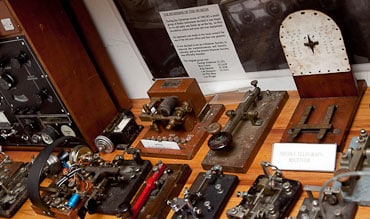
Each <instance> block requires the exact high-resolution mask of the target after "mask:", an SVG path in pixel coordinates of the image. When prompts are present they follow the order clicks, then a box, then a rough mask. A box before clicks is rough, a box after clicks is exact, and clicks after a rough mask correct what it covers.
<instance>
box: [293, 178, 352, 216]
mask: <svg viewBox="0 0 370 219" xmlns="http://www.w3.org/2000/svg"><path fill="white" fill-rule="evenodd" d="M304 190H305V191H306V192H307V195H308V198H305V199H304V200H303V203H302V205H301V207H300V208H299V212H298V215H297V217H296V218H297V219H308V218H309V219H319V218H327V219H334V218H346V219H352V218H355V214H356V210H357V205H356V204H355V203H353V202H348V201H345V200H344V199H343V197H342V194H341V190H340V189H339V188H338V187H337V188H335V187H326V188H325V189H323V188H322V187H320V186H308V185H305V186H304ZM313 192H315V193H319V194H321V196H320V195H319V197H314V194H313ZM322 214H325V217H324V216H323V215H322Z"/></svg>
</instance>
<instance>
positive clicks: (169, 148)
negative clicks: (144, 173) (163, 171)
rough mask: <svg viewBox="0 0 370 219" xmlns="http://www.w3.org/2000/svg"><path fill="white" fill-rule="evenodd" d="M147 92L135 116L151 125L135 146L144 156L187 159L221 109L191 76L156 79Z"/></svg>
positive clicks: (202, 139)
mask: <svg viewBox="0 0 370 219" xmlns="http://www.w3.org/2000/svg"><path fill="white" fill-rule="evenodd" d="M148 95H149V98H150V103H149V104H144V106H143V109H142V112H141V114H140V115H139V118H140V119H141V120H142V121H144V122H151V125H150V127H147V128H146V133H145V135H144V137H143V139H141V141H140V142H139V143H138V145H137V146H136V148H139V149H140V150H141V151H142V154H143V155H147V156H156V157H168V158H180V159H191V158H192V157H193V156H194V155H195V153H196V152H197V151H198V150H199V148H200V146H201V145H202V142H203V141H204V139H205V138H206V137H207V134H208V133H207V130H206V129H207V127H208V125H209V124H211V123H212V122H214V121H216V120H217V119H218V118H219V117H220V116H221V114H222V112H223V111H224V106H223V105H222V104H208V103H207V101H206V99H205V97H204V96H203V94H202V92H201V90H200V88H199V85H198V83H197V82H196V80H195V79H193V78H181V79H163V80H156V81H155V82H154V84H153V86H152V87H151V88H150V89H149V90H148Z"/></svg>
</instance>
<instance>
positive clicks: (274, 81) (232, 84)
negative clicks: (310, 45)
mask: <svg viewBox="0 0 370 219" xmlns="http://www.w3.org/2000/svg"><path fill="white" fill-rule="evenodd" d="M84 2H85V4H86V6H87V8H88V10H89V11H90V14H91V16H92V18H93V20H94V22H95V25H96V27H97V29H98V31H99V33H100V34H101V37H102V40H103V42H104V44H105V47H106V48H107V51H108V53H109V54H110V56H111V59H112V61H113V64H114V66H115V67H116V70H117V72H118V73H119V75H120V78H121V80H122V83H123V86H124V87H125V89H126V91H127V95H128V96H129V97H130V98H146V97H147V94H146V92H147V90H148V89H149V88H150V86H151V85H152V83H153V81H152V75H151V74H150V71H149V69H148V67H147V65H146V64H145V62H144V60H143V58H142V56H141V55H140V52H139V51H138V49H137V47H136V45H135V43H134V42H133V39H132V38H131V35H130V34H129V32H128V30H127V27H126V25H125V23H124V22H123V20H122V18H121V16H120V14H119V12H118V10H117V9H116V7H115V5H114V2H113V0H84ZM369 69H370V64H363V65H356V66H352V70H353V72H354V74H355V76H356V77H357V79H365V80H366V81H367V83H368V84H370V83H369V77H370V70H369ZM254 79H257V80H258V81H259V83H258V84H259V87H260V88H261V89H262V90H296V86H295V84H294V81H293V78H292V76H291V74H290V72H289V70H288V69H286V70H278V71H265V72H253V73H248V74H247V76H246V79H244V80H237V81H222V82H208V83H200V87H201V89H202V91H203V93H204V94H211V93H219V92H222V91H230V90H234V89H238V88H245V87H249V86H250V81H251V80H254Z"/></svg>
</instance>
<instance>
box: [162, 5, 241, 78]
mask: <svg viewBox="0 0 370 219" xmlns="http://www.w3.org/2000/svg"><path fill="white" fill-rule="evenodd" d="M160 15H161V18H162V21H163V23H164V25H165V27H166V30H167V33H168V35H169V36H170V38H171V41H172V43H173V45H174V47H175V49H176V52H177V54H178V55H179V57H180V59H181V61H182V64H183V65H184V67H185V69H186V71H187V73H188V74H189V76H191V77H195V78H197V79H198V80H200V81H215V80H232V79H240V78H241V77H242V76H245V71H244V69H243V66H242V64H241V62H240V60H239V57H238V55H237V53H236V50H235V47H234V44H233V42H232V40H231V37H230V35H229V32H228V30H227V28H226V25H225V22H224V19H223V17H222V14H221V10H220V8H219V6H218V5H217V4H213V5H205V6H199V7H193V8H186V9H178V10H172V11H164V12H160Z"/></svg>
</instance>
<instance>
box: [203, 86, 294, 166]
mask: <svg viewBox="0 0 370 219" xmlns="http://www.w3.org/2000/svg"><path fill="white" fill-rule="evenodd" d="M261 96H262V98H261V100H259V101H257V102H256V106H255V108H253V110H255V111H256V112H258V117H259V118H261V120H262V124H261V125H259V126H255V125H252V123H251V122H250V121H242V122H240V123H239V124H238V126H237V127H236V128H235V129H234V131H233V132H232V136H233V143H232V147H231V148H230V149H228V150H226V151H225V150H221V151H214V150H209V152H208V153H207V155H206V156H205V158H204V160H203V161H202V167H203V168H204V169H210V168H212V166H214V165H216V164H219V165H221V166H222V168H223V170H224V171H226V172H234V173H245V172H246V171H247V170H248V168H249V166H250V164H251V163H252V162H253V159H254V157H255V156H256V154H257V152H258V151H259V149H260V147H261V145H262V144H263V142H264V140H265V138H266V136H267V134H268V133H269V131H270V129H271V128H272V126H273V124H274V122H275V120H276V118H277V117H278V115H279V113H280V111H281V109H282V108H283V106H284V105H285V103H286V101H287V99H288V94H287V92H286V91H262V92H261Z"/></svg>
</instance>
